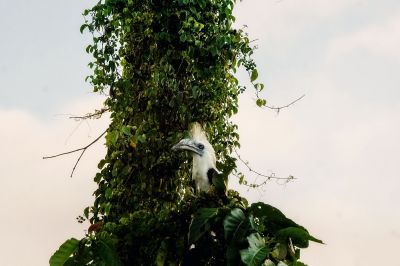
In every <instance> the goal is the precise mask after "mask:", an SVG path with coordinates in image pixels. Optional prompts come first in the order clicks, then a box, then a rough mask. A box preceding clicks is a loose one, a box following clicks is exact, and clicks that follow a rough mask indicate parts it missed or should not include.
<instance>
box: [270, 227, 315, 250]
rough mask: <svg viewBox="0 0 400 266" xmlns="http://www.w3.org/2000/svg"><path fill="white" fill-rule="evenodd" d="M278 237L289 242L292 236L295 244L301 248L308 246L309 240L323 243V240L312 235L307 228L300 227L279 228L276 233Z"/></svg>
mask: <svg viewBox="0 0 400 266" xmlns="http://www.w3.org/2000/svg"><path fill="white" fill-rule="evenodd" d="M276 238H277V239H278V240H279V241H283V242H287V241H288V240H289V238H290V239H291V241H292V243H293V245H294V246H297V247H299V248H306V247H308V241H309V240H311V241H314V242H317V243H321V244H323V242H322V241H321V240H319V239H316V238H315V237H313V236H312V235H310V234H309V233H308V231H307V230H305V229H302V228H299V227H288V228H285V229H282V230H279V231H278V232H277V233H276Z"/></svg>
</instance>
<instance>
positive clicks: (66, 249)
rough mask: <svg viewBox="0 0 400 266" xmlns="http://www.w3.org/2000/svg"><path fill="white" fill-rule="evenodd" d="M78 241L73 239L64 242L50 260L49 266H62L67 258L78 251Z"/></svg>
mask: <svg viewBox="0 0 400 266" xmlns="http://www.w3.org/2000/svg"><path fill="white" fill-rule="evenodd" d="M78 247H79V240H78V239H75V238H71V239H68V240H67V241H65V242H64V243H63V244H62V245H61V246H60V247H59V248H58V250H57V251H56V252H55V253H54V254H53V256H51V258H50V266H63V265H64V263H65V262H66V261H67V260H68V259H69V257H70V256H71V255H72V254H73V253H74V252H75V251H76V250H77V249H78Z"/></svg>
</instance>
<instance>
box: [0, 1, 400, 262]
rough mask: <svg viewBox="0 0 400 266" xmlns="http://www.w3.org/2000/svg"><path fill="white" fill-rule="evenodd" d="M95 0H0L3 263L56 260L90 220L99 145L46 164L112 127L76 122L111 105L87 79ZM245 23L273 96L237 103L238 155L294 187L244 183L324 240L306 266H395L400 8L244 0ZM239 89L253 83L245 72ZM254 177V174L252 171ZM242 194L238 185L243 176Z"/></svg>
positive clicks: (240, 7) (399, 226)
mask: <svg viewBox="0 0 400 266" xmlns="http://www.w3.org/2000/svg"><path fill="white" fill-rule="evenodd" d="M94 2H95V1H87V2H83V1H71V0H69V1H66V0H64V1H61V0H52V1H50V0H42V1H36V2H34V1H28V0H14V1H5V0H0V32H1V33H2V34H1V35H2V38H1V42H0V122H1V123H2V125H3V127H2V130H1V131H0V141H1V143H2V147H3V148H2V150H3V153H2V155H0V167H1V169H2V170H3V171H2V175H1V177H0V187H1V192H0V207H1V212H0V221H1V226H0V235H1V239H2V241H1V242H0V250H1V251H0V265H2V266H3V265H4V266H25V265H32V266H36V265H37V266H41V265H47V264H48V259H49V257H50V256H51V254H52V253H53V252H54V251H55V250H56V249H57V248H58V246H59V245H60V244H61V243H62V242H63V241H64V240H66V239H68V238H70V237H76V238H81V237H82V236H83V235H84V230H85V229H87V227H88V225H87V224H84V225H81V224H78V223H77V222H76V220H75V218H76V216H78V215H80V214H81V213H82V210H83V208H84V207H86V206H88V205H89V204H91V202H92V200H93V199H92V198H91V194H92V192H93V191H94V189H95V184H94V183H93V181H92V180H93V177H94V175H95V173H96V170H97V169H96V166H97V162H98V161H99V160H100V159H101V158H102V157H103V156H104V153H105V149H104V146H103V145H102V143H98V144H97V145H96V146H93V148H92V149H91V150H89V151H88V152H87V153H86V154H85V155H84V157H83V158H82V160H81V163H80V164H79V166H78V168H77V170H76V172H75V175H74V177H73V178H70V177H69V175H70V171H71V170H72V167H73V164H74V162H75V159H76V155H71V156H67V157H63V158H59V159H53V160H45V161H44V160H42V159H41V157H42V156H45V155H50V154H54V153H58V152H62V151H66V150H69V149H73V148H77V147H80V146H82V145H84V144H86V143H89V142H90V141H92V140H93V139H94V138H96V137H97V136H98V135H99V134H101V132H102V131H103V130H104V128H106V127H107V123H108V120H107V118H104V119H102V120H99V121H89V122H87V123H86V122H83V123H79V122H75V121H73V120H70V119H68V115H69V114H77V115H78V114H85V113H88V112H90V111H92V110H93V109H94V108H96V107H97V108H98V107H100V106H101V102H102V98H101V97H99V96H96V95H95V94H93V93H91V88H90V86H89V84H85V82H84V77H85V76H86V75H87V74H88V73H89V70H88V68H87V67H86V64H87V63H88V62H89V57H88V56H87V55H86V54H85V51H84V48H85V45H86V44H88V41H89V37H88V36H86V35H81V34H80V33H79V26H80V24H81V23H82V21H83V18H82V16H81V13H82V11H83V9H84V8H85V7H89V6H90V5H92V4H93V3H94ZM235 12H236V17H237V25H238V26H241V25H243V24H246V25H247V26H248V28H247V31H248V32H249V34H250V37H251V38H252V39H258V41H257V42H256V44H257V45H258V47H259V48H258V50H257V51H256V52H255V60H256V61H257V63H258V66H259V71H258V72H259V80H260V81H261V82H264V83H265V85H266V88H265V91H264V93H263V96H265V97H266V98H267V100H268V101H269V104H270V105H281V104H286V103H288V102H290V101H292V100H293V99H295V98H297V97H299V96H301V95H302V94H306V97H305V98H304V99H302V100H301V101H300V102H298V103H296V104H295V105H293V106H291V107H290V108H289V109H285V110H282V112H281V113H280V114H279V115H277V114H276V113H274V112H272V111H269V110H264V109H259V108H257V107H256V105H255V103H254V94H253V93H252V91H251V89H250V90H249V92H248V93H246V94H244V95H243V96H242V97H241V100H240V110H239V114H238V115H237V116H236V117H235V118H234V121H235V122H236V123H237V124H238V125H239V133H240V136H241V144H242V149H241V151H240V153H241V155H242V156H243V157H244V158H245V159H246V160H248V161H250V163H251V165H252V166H253V167H254V168H255V169H257V170H258V171H261V172H264V173H271V172H274V173H276V174H277V175H280V176H288V175H294V176H295V177H296V178H297V179H296V180H295V181H294V182H291V183H289V184H286V185H279V184H276V183H275V182H270V183H268V184H267V185H266V186H265V187H264V189H263V190H262V191H261V190H260V191H247V189H246V188H243V187H242V188H238V189H239V190H240V191H241V192H242V194H243V195H244V196H246V197H248V198H249V199H250V200H251V201H264V202H266V203H269V204H272V205H274V206H276V207H278V208H279V209H281V210H282V211H283V212H284V213H285V214H286V215H287V216H288V217H289V218H292V219H293V220H295V221H296V222H298V223H300V224H302V225H303V226H305V227H306V228H307V229H309V231H310V232H311V233H312V234H313V235H315V236H316V237H317V238H320V239H322V240H323V241H324V242H325V243H326V245H319V244H311V245H310V247H309V248H308V249H305V250H303V251H302V261H304V262H306V263H307V264H308V265H309V266H337V265H341V266H369V265H371V266H372V265H396V263H397V262H396V261H394V260H395V254H397V253H398V248H399V247H400V212H399V211H398V210H399V207H398V205H399V203H400V193H399V191H400V180H399V177H400V176H399V175H400V174H399V173H400V156H399V155H398V150H399V149H400V141H399V136H400V104H399V103H398V100H399V99H400V90H399V88H398V87H399V84H400V74H399V69H400V48H399V47H400V2H399V1H398V0H382V1H373V0H366V1H364V0H336V1H332V0H281V1H279V0H276V1H275V0H245V1H243V2H239V1H238V4H237V6H236V10H235ZM239 78H240V80H241V81H242V83H244V84H246V83H247V82H248V81H247V79H246V78H245V76H244V75H243V73H241V74H239ZM249 177H250V179H252V178H253V177H252V176H251V175H250V176H249ZM232 181H233V182H232V186H235V188H236V185H234V184H233V183H235V178H234V177H232Z"/></svg>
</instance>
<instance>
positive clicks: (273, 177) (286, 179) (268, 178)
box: [234, 150, 296, 188]
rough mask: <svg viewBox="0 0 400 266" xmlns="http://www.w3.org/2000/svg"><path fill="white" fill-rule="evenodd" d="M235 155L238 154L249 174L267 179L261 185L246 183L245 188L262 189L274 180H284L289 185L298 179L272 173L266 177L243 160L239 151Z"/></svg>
mask: <svg viewBox="0 0 400 266" xmlns="http://www.w3.org/2000/svg"><path fill="white" fill-rule="evenodd" d="M235 154H236V156H237V158H238V159H239V161H241V162H242V163H243V164H244V165H245V166H246V168H247V170H249V172H252V173H254V174H256V175H257V178H258V177H263V178H265V180H264V181H263V182H261V183H259V184H255V183H254V184H247V183H244V184H243V185H245V186H248V187H252V188H257V187H261V186H263V185H265V184H266V183H267V182H268V181H270V180H272V179H273V180H277V181H280V180H283V181H285V183H288V182H290V181H292V180H294V179H296V178H295V177H294V176H292V175H290V176H288V177H279V176H276V175H275V173H272V174H271V175H266V174H263V173H260V172H259V171H256V170H254V169H253V168H252V167H251V166H250V164H249V163H248V162H247V161H245V160H243V159H242V157H241V156H240V155H239V153H238V152H237V150H235ZM234 176H236V177H238V178H239V179H240V176H238V175H235V174H234ZM257 178H256V179H255V180H254V182H256V181H257Z"/></svg>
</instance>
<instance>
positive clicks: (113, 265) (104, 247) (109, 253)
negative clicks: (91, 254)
mask: <svg viewBox="0 0 400 266" xmlns="http://www.w3.org/2000/svg"><path fill="white" fill-rule="evenodd" d="M97 252H98V255H99V257H100V258H101V259H102V260H103V262H104V263H105V265H107V266H120V265H122V264H121V262H120V260H119V257H118V254H117V251H116V250H115V249H114V248H113V247H111V246H110V245H108V244H107V243H106V242H104V241H102V240H100V241H99V245H98V247H97Z"/></svg>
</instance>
